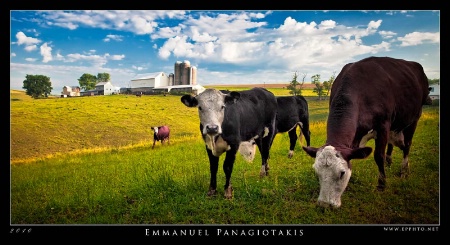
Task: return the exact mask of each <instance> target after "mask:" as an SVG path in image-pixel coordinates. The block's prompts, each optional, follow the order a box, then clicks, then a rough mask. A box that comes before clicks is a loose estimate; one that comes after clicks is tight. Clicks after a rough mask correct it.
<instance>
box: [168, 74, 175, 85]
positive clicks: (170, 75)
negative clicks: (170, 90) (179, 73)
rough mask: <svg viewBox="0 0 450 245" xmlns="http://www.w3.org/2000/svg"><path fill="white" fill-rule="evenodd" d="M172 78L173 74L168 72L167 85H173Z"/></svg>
mask: <svg viewBox="0 0 450 245" xmlns="http://www.w3.org/2000/svg"><path fill="white" fill-rule="evenodd" d="M173 79H174V74H173V73H170V74H169V86H173Z"/></svg>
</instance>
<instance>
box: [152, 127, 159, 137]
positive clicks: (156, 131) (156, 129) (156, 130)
mask: <svg viewBox="0 0 450 245" xmlns="http://www.w3.org/2000/svg"><path fill="white" fill-rule="evenodd" d="M152 130H153V131H154V132H155V135H158V127H152Z"/></svg>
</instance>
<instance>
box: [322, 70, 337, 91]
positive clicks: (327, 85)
mask: <svg viewBox="0 0 450 245" xmlns="http://www.w3.org/2000/svg"><path fill="white" fill-rule="evenodd" d="M335 74H336V72H333V75H331V77H330V80H328V81H325V82H323V87H324V89H325V90H326V91H327V93H326V94H325V95H326V96H327V97H328V95H329V94H330V91H331V87H332V86H333V83H334V80H335V79H336V76H335Z"/></svg>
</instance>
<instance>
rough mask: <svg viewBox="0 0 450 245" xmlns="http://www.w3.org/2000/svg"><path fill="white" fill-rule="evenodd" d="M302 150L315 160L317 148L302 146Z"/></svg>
mask: <svg viewBox="0 0 450 245" xmlns="http://www.w3.org/2000/svg"><path fill="white" fill-rule="evenodd" d="M302 148H303V150H304V151H305V152H306V153H307V154H308V155H309V156H310V157H312V158H316V154H317V150H318V149H319V148H315V147H310V146H302Z"/></svg>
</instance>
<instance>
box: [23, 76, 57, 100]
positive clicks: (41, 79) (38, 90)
mask: <svg viewBox="0 0 450 245" xmlns="http://www.w3.org/2000/svg"><path fill="white" fill-rule="evenodd" d="M22 88H23V89H25V90H26V92H25V93H26V94H27V95H30V96H31V97H33V98H35V99H36V98H42V97H45V98H47V97H48V95H50V92H51V91H52V89H53V88H52V82H51V81H50V77H47V76H44V75H28V74H27V75H26V76H25V80H24V81H23V87H22Z"/></svg>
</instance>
